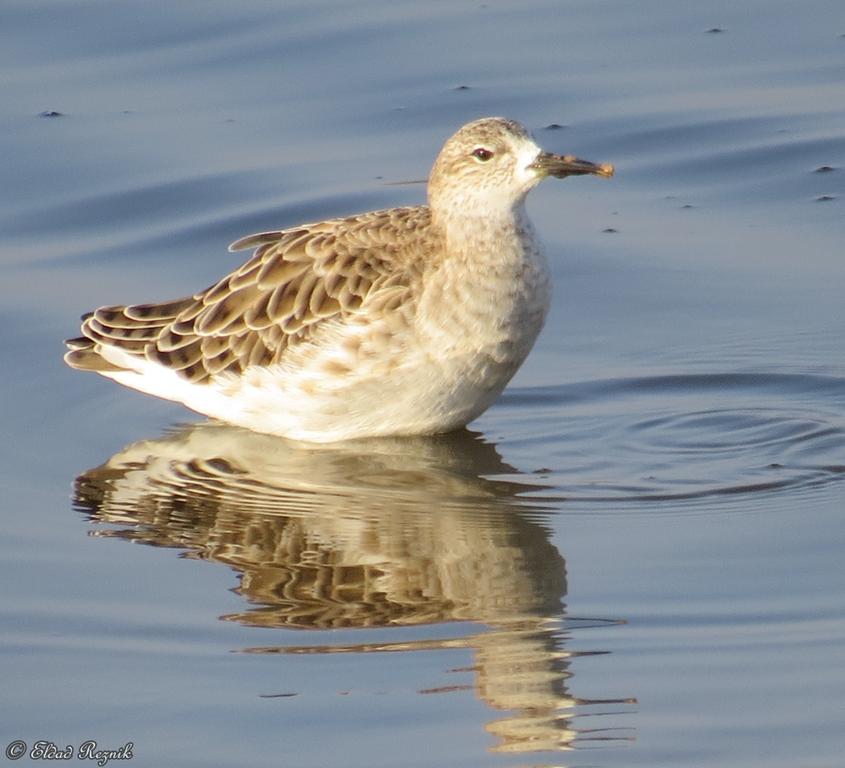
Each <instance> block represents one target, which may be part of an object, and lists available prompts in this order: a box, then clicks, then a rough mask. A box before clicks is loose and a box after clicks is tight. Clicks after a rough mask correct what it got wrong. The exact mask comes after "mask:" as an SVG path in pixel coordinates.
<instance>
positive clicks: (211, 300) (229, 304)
mask: <svg viewBox="0 0 845 768" xmlns="http://www.w3.org/2000/svg"><path fill="white" fill-rule="evenodd" d="M428 217H429V211H428V208H425V207H416V208H394V209H390V210H385V211H375V212H373V213H368V214H364V215H361V216H356V217H351V218H347V219H336V220H333V221H328V222H321V223H319V224H313V225H305V226H302V227H297V228H294V229H289V230H283V231H279V232H264V233H260V234H256V235H250V236H248V237H245V238H243V239H241V240H238V241H237V242H235V243H233V244H232V246H230V250H241V249H247V248H254V249H255V252H254V253H253V255H252V257H251V258H250V259H249V260H248V261H246V263H244V264H243V265H242V266H241V267H239V268H238V269H236V270H235V271H234V272H232V273H230V274H228V275H226V276H225V277H224V278H222V279H221V280H220V281H218V282H217V283H216V284H215V285H213V286H211V287H210V288H208V289H206V290H204V291H201V292H200V293H197V294H195V295H193V296H189V297H186V298H182V299H177V300H175V301H168V302H163V303H159V304H135V305H129V306H109V307H101V308H100V309H97V310H95V311H94V312H92V313H90V314H89V315H86V316H85V317H83V323H82V334H83V335H82V337H80V338H77V339H71V340H69V341H68V342H67V344H68V347H69V349H70V351H69V352H68V353H67V354H66V355H65V359H66V360H67V362H68V363H69V364H70V365H71V366H74V367H77V368H84V369H87V370H95V371H100V372H103V373H106V372H109V371H114V370H120V365H119V364H118V365H115V356H114V355H109V354H108V351H109V349H115V348H116V349H119V350H120V351H121V352H124V353H127V354H128V355H129V359H130V360H131V359H132V358H138V359H139V360H140V359H146V360H149V361H152V362H155V363H158V364H160V365H162V366H165V367H167V368H170V369H172V370H174V371H176V372H177V373H178V374H179V375H181V376H183V377H184V378H186V379H188V380H190V381H194V382H207V381H210V380H211V379H212V378H213V377H214V376H216V375H218V374H220V373H222V372H233V373H239V372H241V371H243V370H245V369H246V368H248V367H249V366H251V365H271V364H273V363H276V362H280V361H281V360H282V359H283V356H284V353H285V351H286V350H287V349H288V348H289V347H290V346H292V345H295V344H297V343H299V342H301V341H303V340H305V339H308V338H309V337H310V335H311V334H312V333H313V332H314V331H315V330H316V329H317V328H318V327H319V326H320V325H321V324H322V323H324V322H326V321H329V320H331V319H340V318H343V317H346V316H348V315H350V314H353V313H356V312H357V310H359V308H360V307H361V305H362V304H363V303H364V302H365V301H367V302H368V303H371V302H373V301H384V302H386V303H387V304H392V303H395V302H396V301H400V300H401V297H402V295H404V294H406V293H407V288H408V285H409V283H410V281H411V280H412V279H413V278H412V276H413V274H414V273H415V272H418V271H419V269H421V265H420V264H418V263H414V258H413V256H412V254H414V253H419V251H420V245H422V246H423V250H425V243H420V242H419V240H418V239H417V238H415V237H414V235H413V233H414V232H420V233H421V232H427V231H429V230H430V227H428V223H429V222H428ZM411 242H413V247H411ZM104 352H105V355H104Z"/></svg>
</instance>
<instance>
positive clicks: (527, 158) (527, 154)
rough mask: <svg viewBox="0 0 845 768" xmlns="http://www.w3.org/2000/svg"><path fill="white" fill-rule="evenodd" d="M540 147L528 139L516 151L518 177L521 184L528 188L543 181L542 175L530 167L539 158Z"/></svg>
mask: <svg viewBox="0 0 845 768" xmlns="http://www.w3.org/2000/svg"><path fill="white" fill-rule="evenodd" d="M540 151H541V150H540V147H538V146H537V145H536V144H535V143H534V142H533V141H531V139H526V140H525V142H524V143H523V144H522V146H520V147H519V148H518V149H517V151H516V174H515V175H516V178H517V180H518V182H519V184H520V186H523V185H524V186H526V187H528V188H530V187H533V186H534V185H535V184H537V183H539V182H540V181H541V177H540V176H539V175H538V174H537V171H535V170H534V169H533V168H529V166H530V165H531V163H533V162H534V161H535V160H536V159H537V155H539V154H540Z"/></svg>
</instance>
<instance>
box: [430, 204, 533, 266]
mask: <svg viewBox="0 0 845 768" xmlns="http://www.w3.org/2000/svg"><path fill="white" fill-rule="evenodd" d="M432 220H433V222H434V224H435V226H437V227H438V228H439V229H440V230H441V232H443V235H444V237H445V240H446V250H447V252H448V253H449V254H450V257H452V258H457V259H466V260H469V261H471V262H472V263H473V264H474V265H475V266H476V268H478V267H479V266H482V265H483V264H484V263H485V262H490V264H497V265H499V266H501V265H502V260H503V257H504V258H505V260H506V261H510V260H514V261H516V262H519V261H521V260H522V258H523V256H524V254H523V251H524V247H525V246H526V245H527V246H529V247H531V246H533V244H534V240H535V235H534V228H533V227H532V225H531V222H530V221H529V219H528V215H527V214H526V212H525V205H524V202H523V201H521V200H520V201H519V202H518V203H516V204H515V205H509V206H501V207H488V208H485V209H483V210H481V209H479V208H473V207H460V206H456V207H452V208H449V209H447V210H443V209H440V210H437V209H432Z"/></svg>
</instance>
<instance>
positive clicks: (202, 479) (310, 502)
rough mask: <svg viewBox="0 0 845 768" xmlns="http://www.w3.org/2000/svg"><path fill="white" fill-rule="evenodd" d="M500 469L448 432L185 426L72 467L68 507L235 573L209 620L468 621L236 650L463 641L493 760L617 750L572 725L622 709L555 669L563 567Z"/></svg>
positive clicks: (567, 629)
mask: <svg viewBox="0 0 845 768" xmlns="http://www.w3.org/2000/svg"><path fill="white" fill-rule="evenodd" d="M513 477H518V473H517V471H516V470H515V469H514V468H513V467H510V466H508V465H507V464H505V463H504V462H503V461H502V459H501V457H500V456H499V454H498V453H497V451H496V449H495V447H494V446H493V445H491V444H489V443H487V442H485V441H484V440H483V439H482V437H481V436H480V435H478V434H474V433H471V432H468V431H466V430H465V431H463V432H458V433H456V434H453V435H446V436H442V437H435V438H414V439H403V438H385V439H377V440H376V439H374V440H366V441H357V442H347V443H339V444H335V445H329V446H325V445H323V446H317V445H311V444H301V443H293V442H289V441H286V440H284V439H281V438H277V437H272V436H267V435H260V434H256V433H252V432H248V431H245V430H241V429H238V428H236V427H230V426H226V425H222V424H215V423H200V424H196V425H192V426H189V427H186V428H182V429H180V430H178V431H175V432H173V433H172V434H170V435H168V436H166V437H164V438H162V439H159V440H146V441H141V442H137V443H134V444H133V445H130V446H129V447H127V448H125V449H124V450H122V451H120V452H119V453H117V454H116V455H114V456H113V457H112V458H111V459H110V460H109V461H108V462H106V463H105V464H103V465H102V466H100V467H97V468H96V469H92V470H89V471H88V472H85V473H83V474H82V475H80V476H79V477H78V478H77V480H76V488H75V501H76V505H77V507H78V508H79V509H81V510H82V511H83V512H85V513H86V514H87V515H88V517H89V518H90V520H92V521H93V522H95V523H107V524H110V527H108V528H106V527H104V528H99V529H98V530H97V531H96V534H95V535H98V536H111V537H119V538H123V539H129V540H132V541H138V542H142V543H147V544H151V545H155V546H168V547H177V548H179V549H183V550H185V551H186V553H187V556H189V557H195V558H198V559H204V560H210V561H213V562H218V563H224V564H226V565H229V566H231V567H232V568H233V569H235V571H236V572H237V573H238V574H239V581H240V586H239V587H238V589H237V592H238V593H239V594H241V595H242V596H243V597H244V598H245V599H246V600H247V601H248V602H249V603H250V608H249V609H247V610H244V611H242V612H239V613H236V614H230V615H227V616H223V617H222V618H223V619H225V620H229V621H237V622H239V623H241V624H244V625H248V626H256V627H276V628H290V629H305V630H309V629H310V630H315V629H316V630H326V629H334V628H341V627H342V628H362V627H370V628H379V627H395V626H412V625H422V624H435V623H443V622H451V621H470V622H477V623H479V624H482V625H484V629H483V630H481V631H479V632H477V633H476V634H473V635H471V636H465V637H461V638H458V639H454V638H450V639H443V640H436V639H435V640H432V639H425V640H416V641H415V640H410V641H402V642H397V643H361V644H357V645H350V646H336V645H329V646H327V645H301V646H291V645H279V646H272V647H260V648H258V647H256V648H247V649H244V651H245V652H249V653H283V654H297V653H299V654H301V653H366V652H388V651H406V652H412V651H416V650H430V649H437V648H441V649H447V648H467V649H470V650H471V651H472V652H473V658H474V663H473V665H472V667H471V668H470V669H471V671H472V672H473V673H474V684H473V686H471V687H472V688H473V689H474V690H475V692H476V693H477V695H478V696H479V697H480V698H481V699H482V700H483V701H484V702H486V703H487V705H489V706H490V707H491V708H493V709H495V710H500V711H506V712H507V715H506V716H504V717H501V718H498V719H495V720H493V721H492V722H490V723H489V724H488V726H487V730H488V731H489V732H490V733H492V734H494V735H495V736H496V737H497V741H498V743H497V745H496V746H495V747H494V748H493V749H494V750H495V751H499V752H514V753H519V752H533V751H541V750H543V751H545V750H552V751H560V750H566V749H571V748H573V747H576V746H582V745H586V744H589V745H590V746H596V744H597V742H598V741H608V740H609V741H618V740H628V739H630V738H631V734H630V730H629V729H626V728H620V727H614V726H613V725H611V724H608V725H607V726H606V727H598V728H589V729H587V728H581V727H578V726H577V725H576V723H575V721H576V718H577V717H578V716H579V715H586V714H590V715H597V714H610V709H611V708H613V709H614V712H615V713H618V712H619V710H620V705H631V704H633V703H635V702H634V700H633V699H629V698H626V699H613V700H595V699H584V698H576V697H574V696H573V695H572V694H570V693H569V680H570V677H571V675H572V672H571V670H570V664H571V660H572V659H573V658H574V657H576V656H578V655H583V654H584V652H574V651H568V650H566V648H565V643H566V641H567V639H568V637H569V636H570V633H571V631H572V629H573V628H576V627H577V626H578V625H579V622H578V620H576V619H572V618H568V617H566V615H565V607H564V605H563V598H564V597H565V595H566V568H565V563H564V560H563V558H562V557H561V555H560V553H559V552H558V551H557V549H556V548H555V547H554V545H553V544H552V543H551V541H550V540H549V533H550V532H549V529H548V528H547V526H546V524H545V520H546V518H547V515H548V513H547V512H546V511H544V510H543V508H542V507H541V506H540V505H539V504H538V503H537V502H536V500H534V502H532V501H531V499H530V498H527V495H528V493H529V492H530V491H536V490H538V486H537V485H536V484H528V483H527V482H517V481H515V480H513V479H511V478H513ZM581 623H583V622H581ZM591 623H593V624H594V623H595V622H591ZM454 688H455V687H454V686H443V687H442V688H433V689H429V690H425V691H421V693H438V692H444V691H447V690H454ZM625 709H626V708H625V707H624V706H623V707H622V711H623V712H624V711H625ZM608 719H609V720H613V719H614V718H612V717H611V718H608ZM590 721H591V722H595V719H594V718H592V717H591V718H590Z"/></svg>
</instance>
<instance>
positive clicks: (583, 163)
mask: <svg viewBox="0 0 845 768" xmlns="http://www.w3.org/2000/svg"><path fill="white" fill-rule="evenodd" d="M528 167H529V168H531V169H533V170H535V171H536V172H537V173H539V174H540V175H541V176H554V177H556V178H558V179H565V178H566V177H567V176H583V175H585V174H588V173H592V174H594V175H596V176H604V177H605V178H607V179H609V178H610V177H611V176H613V170H614V169H613V166H612V165H610V164H608V163H603V164H601V165H598V164H596V163H591V162H588V161H587V160H580V159H579V158H577V157H575V156H573V155H553V154H552V153H551V152H541V153H540V154H539V155H537V157H536V158H534V162H533V163H531V165H529V166H528Z"/></svg>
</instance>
